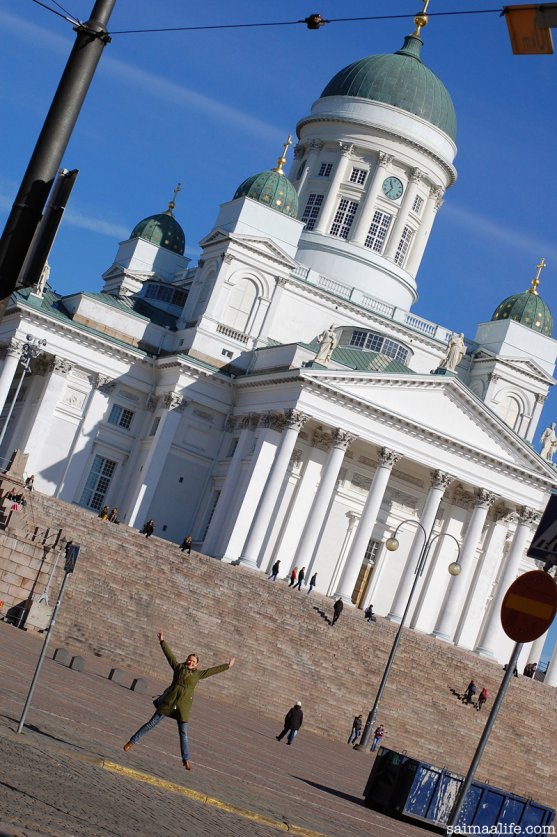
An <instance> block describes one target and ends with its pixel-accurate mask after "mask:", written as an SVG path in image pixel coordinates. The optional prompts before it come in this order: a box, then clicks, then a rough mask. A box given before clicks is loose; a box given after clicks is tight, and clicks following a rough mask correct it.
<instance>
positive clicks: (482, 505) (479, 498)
mask: <svg viewBox="0 0 557 837" xmlns="http://www.w3.org/2000/svg"><path fill="white" fill-rule="evenodd" d="M496 499H497V495H496V494H493V492H492V491H487V490H486V489H485V488H480V489H478V492H477V494H476V496H475V498H474V508H475V509H488V510H489V509H490V508H491V507H492V505H493V504H494V502H495V500H496Z"/></svg>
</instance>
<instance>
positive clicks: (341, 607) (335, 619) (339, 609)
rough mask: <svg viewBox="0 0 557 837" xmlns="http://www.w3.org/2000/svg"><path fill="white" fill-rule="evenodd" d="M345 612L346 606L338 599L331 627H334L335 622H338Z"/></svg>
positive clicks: (334, 607) (334, 606)
mask: <svg viewBox="0 0 557 837" xmlns="http://www.w3.org/2000/svg"><path fill="white" fill-rule="evenodd" d="M343 610H344V605H343V603H342V599H337V600H336V602H335V603H334V605H333V621H332V622H331V625H334V624H335V622H338V620H339V618H340V614H341V613H342V611H343Z"/></svg>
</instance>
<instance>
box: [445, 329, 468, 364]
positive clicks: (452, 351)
mask: <svg viewBox="0 0 557 837" xmlns="http://www.w3.org/2000/svg"><path fill="white" fill-rule="evenodd" d="M465 354H466V346H465V344H464V334H453V336H452V337H451V339H450V342H449V345H448V346H447V354H446V355H445V357H444V358H443V360H442V361H441V363H440V364H439V369H446V370H447V371H448V372H454V371H455V369H456V367H457V366H458V364H459V363H460V361H461V360H462V358H463V357H464V355H465Z"/></svg>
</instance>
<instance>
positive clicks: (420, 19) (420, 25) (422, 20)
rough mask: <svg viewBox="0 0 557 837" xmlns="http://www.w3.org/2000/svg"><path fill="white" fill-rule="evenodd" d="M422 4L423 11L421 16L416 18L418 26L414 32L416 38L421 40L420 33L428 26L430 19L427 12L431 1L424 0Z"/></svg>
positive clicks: (418, 15) (415, 21)
mask: <svg viewBox="0 0 557 837" xmlns="http://www.w3.org/2000/svg"><path fill="white" fill-rule="evenodd" d="M422 3H423V4H424V7H423V9H422V11H421V12H420V13H419V14H417V15H416V17H415V18H414V23H415V24H416V28H415V30H414V32H412V35H413V36H414V38H419V37H420V32H421V31H422V29H423V28H424V26H427V21H428V17H427V14H426V12H427V7H428V6H429V0H422Z"/></svg>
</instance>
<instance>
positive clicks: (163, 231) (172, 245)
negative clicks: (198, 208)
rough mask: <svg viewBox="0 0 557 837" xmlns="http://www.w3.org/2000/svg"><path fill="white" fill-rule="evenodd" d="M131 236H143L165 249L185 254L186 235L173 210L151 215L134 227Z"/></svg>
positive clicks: (181, 254) (145, 239)
mask: <svg viewBox="0 0 557 837" xmlns="http://www.w3.org/2000/svg"><path fill="white" fill-rule="evenodd" d="M130 238H143V239H144V241H150V242H151V244H156V245H157V246H158V247H164V249H165V250H171V251H172V252H173V253H179V254H180V256H183V255H184V250H185V249H186V237H185V235H184V231H183V229H182V227H181V226H180V224H179V223H178V221H177V220H176V219H175V218H174V216H173V215H172V210H171V209H168V210H167V212H161V214H160V215H150V216H149V218H144V219H143V221H140V222H139V224H136V225H135V227H134V228H133V231H132V234H131V235H130Z"/></svg>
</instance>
